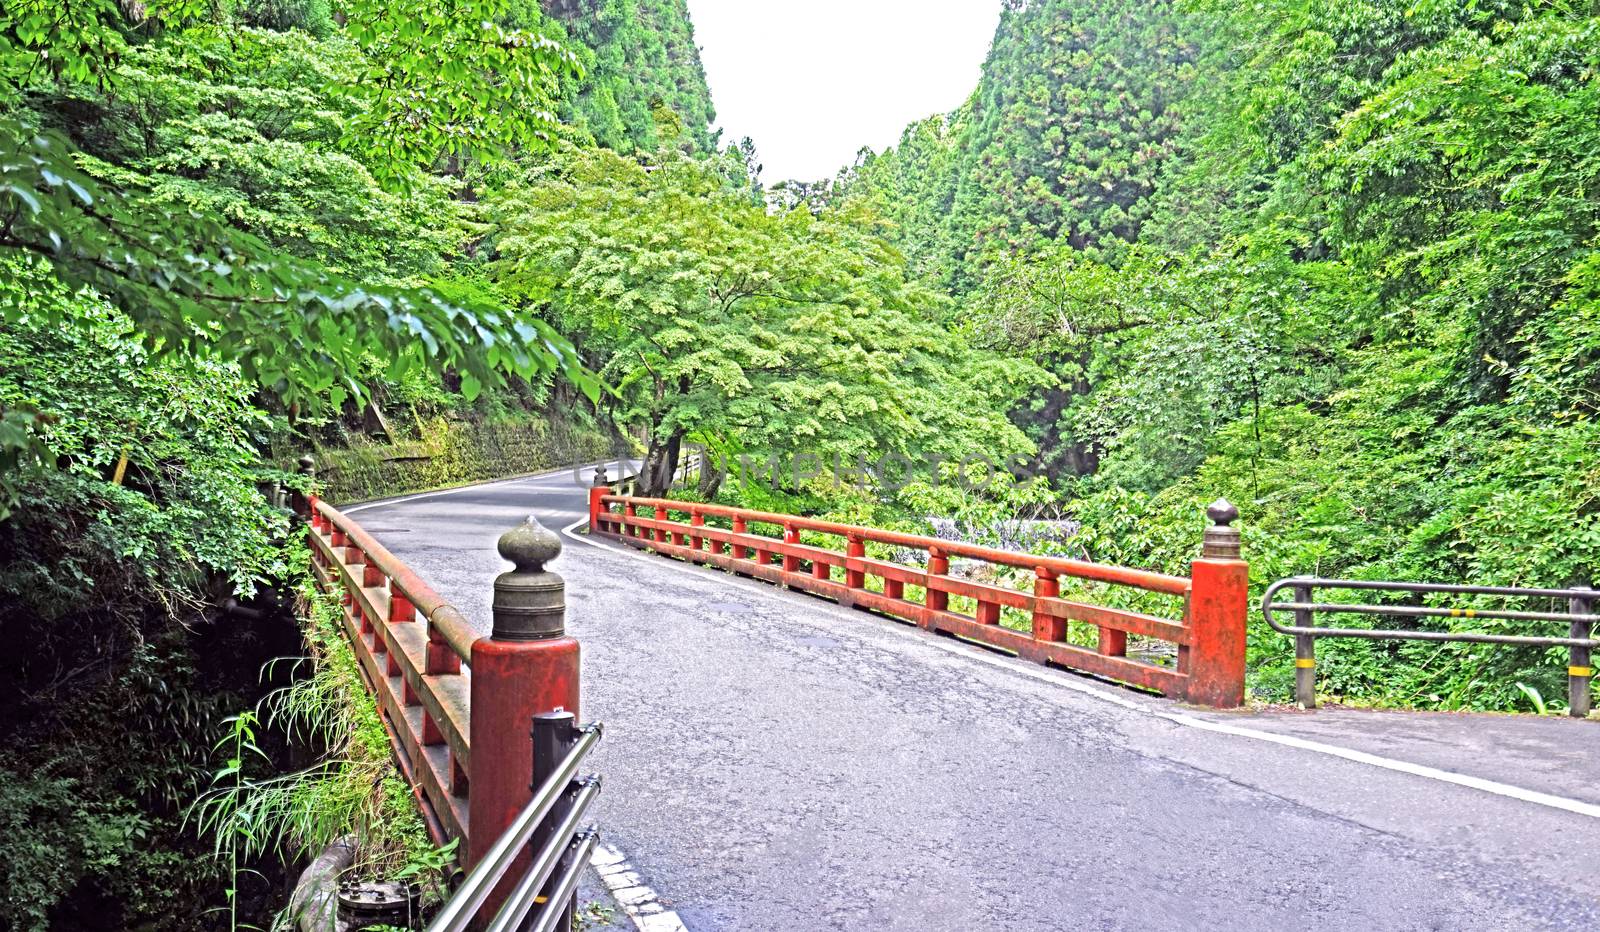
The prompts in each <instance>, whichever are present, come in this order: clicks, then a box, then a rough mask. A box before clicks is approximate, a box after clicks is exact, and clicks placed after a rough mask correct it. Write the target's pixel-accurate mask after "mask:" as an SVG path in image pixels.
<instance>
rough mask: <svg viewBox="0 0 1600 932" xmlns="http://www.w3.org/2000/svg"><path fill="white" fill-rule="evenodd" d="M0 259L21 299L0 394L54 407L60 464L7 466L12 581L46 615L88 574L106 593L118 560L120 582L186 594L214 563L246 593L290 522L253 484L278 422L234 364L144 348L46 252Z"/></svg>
mask: <svg viewBox="0 0 1600 932" xmlns="http://www.w3.org/2000/svg"><path fill="white" fill-rule="evenodd" d="M0 261H3V262H4V266H3V267H4V268H5V269H6V271H7V272H8V273H9V274H7V275H6V276H4V277H3V278H0V296H3V297H0V300H3V301H4V302H5V303H7V304H9V305H10V306H12V307H15V308H18V309H19V312H18V313H17V314H16V315H15V316H14V317H13V318H11V319H10V320H9V321H8V322H7V323H6V325H5V327H4V328H3V329H0V356H3V357H4V358H5V359H6V360H7V366H6V368H5V369H4V370H3V371H0V403H4V404H5V405H6V406H7V407H8V408H25V409H30V410H40V411H49V412H50V414H51V416H50V419H49V420H48V421H47V422H45V423H43V424H42V425H39V426H38V427H37V428H36V431H37V434H36V436H37V439H38V442H39V443H40V444H42V445H43V447H44V448H46V449H48V451H49V452H48V460H49V465H51V466H54V467H56V468H55V469H53V470H48V471H47V470H44V469H42V468H41V465H42V464H35V466H34V467H33V468H32V469H27V470H19V471H17V472H12V473H10V474H9V476H10V481H11V482H13V483H14V484H15V486H14V487H15V493H14V494H15V496H16V498H18V499H20V500H21V502H22V504H23V507H24V508H25V509H26V515H25V518H24V519H23V520H24V526H23V527H22V528H20V529H19V531H18V533H19V534H20V535H21V537H22V539H23V540H24V541H26V542H27V543H26V544H25V546H26V547H27V548H29V549H24V550H22V551H19V552H14V553H13V554H12V557H13V559H11V560H8V561H6V562H5V563H4V565H3V567H0V580H3V581H4V583H5V585H6V588H7V589H11V590H13V591H16V592H21V593H27V599H28V601H29V602H30V603H32V604H33V605H35V606H37V607H38V608H39V610H41V611H44V612H46V613H47V614H50V613H56V612H59V611H66V610H69V609H70V608H71V607H72V606H73V605H74V603H75V602H76V601H77V600H80V599H83V598H85V597H87V596H88V595H89V591H90V589H91V588H95V589H98V590H99V592H100V595H101V597H102V598H107V597H110V595H111V593H113V592H116V591H117V589H116V588H114V587H113V586H112V582H111V579H110V578H108V576H107V574H108V572H110V571H112V567H117V568H118V569H117V570H116V571H115V572H116V573H117V575H119V576H121V577H122V580H123V581H122V583H121V585H122V586H125V587H129V588H144V589H147V590H148V591H149V593H151V594H154V595H157V596H158V597H160V598H163V599H179V600H181V599H183V598H186V595H185V593H187V592H189V591H191V590H193V589H194V588H195V587H196V586H197V585H199V584H200V583H201V582H202V581H203V580H204V579H205V578H206V577H207V576H208V575H209V574H211V573H219V574H222V575H223V576H224V577H225V578H227V579H229V580H230V581H231V583H232V588H233V589H235V590H236V591H238V592H239V593H240V594H249V593H251V592H253V591H254V589H255V587H256V586H257V585H258V584H259V583H260V582H261V581H262V580H265V579H268V578H273V577H275V576H277V575H279V574H280V573H281V572H282V565H281V562H280V561H281V555H280V553H279V551H278V549H277V546H276V540H277V538H278V537H279V536H280V535H281V534H282V533H283V531H284V529H285V528H286V527H287V522H286V520H285V518H284V516H282V515H279V514H275V513H273V512H272V510H271V509H270V508H268V507H267V502H266V500H265V498H264V497H263V496H262V494H261V492H260V491H259V490H258V488H257V484H258V483H261V482H263V481H265V480H267V479H270V478H271V476H272V473H271V471H270V470H267V469H264V468H263V467H262V466H261V465H260V463H259V459H258V457H259V453H258V449H259V446H258V445H259V444H260V443H261V442H262V441H264V440H265V438H266V436H267V434H268V432H269V431H270V430H272V428H273V421H272V419H271V418H269V417H268V416H267V415H266V414H265V413H264V412H261V411H259V410H257V409H256V408H255V407H254V405H253V404H252V402H251V390H250V386H249V384H248V383H247V382H245V381H244V379H243V378H242V377H241V375H240V373H239V371H238V369H237V368H236V367H234V366H230V365H227V364H224V363H219V362H205V361H198V362H194V363H187V364H186V363H184V362H181V361H179V360H176V359H173V358H170V357H167V358H152V357H151V356H150V355H149V354H148V353H147V352H146V351H145V350H144V349H143V348H142V346H141V344H140V342H139V340H138V338H137V335H136V334H135V333H134V331H133V328H132V326H131V325H130V324H129V322H128V321H127V319H126V318H125V317H123V316H122V315H121V314H119V313H118V312H116V311H114V310H112V309H111V308H109V307H107V306H105V305H104V304H103V303H101V302H99V301H96V300H94V299H92V298H89V297H83V296H74V295H72V294H71V293H69V292H68V291H67V290H66V289H65V288H64V287H62V286H61V285H59V284H57V283H56V282H54V281H53V280H52V279H51V278H50V276H49V274H48V271H47V269H46V268H44V267H43V265H42V264H39V263H24V262H18V261H15V260H0ZM124 458H125V462H124V464H123V478H122V481H120V482H118V481H115V479H116V472H117V468H118V467H117V464H118V463H119V461H123V460H124ZM91 502H92V503H94V504H91ZM80 522H81V523H80ZM47 529H48V530H47ZM35 545H37V546H39V547H42V548H46V549H44V550H41V551H37V552H35V551H32V550H31V547H33V546H35ZM29 557H38V558H39V559H38V560H36V561H35V560H31V559H29Z"/></svg>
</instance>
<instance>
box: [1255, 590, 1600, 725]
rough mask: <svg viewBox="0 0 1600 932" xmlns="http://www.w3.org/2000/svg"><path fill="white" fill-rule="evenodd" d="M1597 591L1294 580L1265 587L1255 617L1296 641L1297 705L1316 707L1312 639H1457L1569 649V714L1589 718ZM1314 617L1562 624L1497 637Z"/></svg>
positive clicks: (1462, 641)
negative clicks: (1283, 616)
mask: <svg viewBox="0 0 1600 932" xmlns="http://www.w3.org/2000/svg"><path fill="white" fill-rule="evenodd" d="M1284 589H1290V590H1291V591H1292V592H1293V598H1292V600H1291V601H1287V602H1284V601H1279V600H1278V599H1277V595H1278V593H1280V592H1282V591H1283V590H1284ZM1318 589H1346V590H1359V591H1370V592H1391V593H1404V594H1408V595H1413V596H1427V595H1459V596H1494V597H1499V598H1518V599H1557V600H1565V601H1566V602H1567V610H1566V611H1559V612H1557V611H1522V610H1513V609H1497V608H1480V607H1477V606H1471V607H1466V606H1438V605H1394V604H1384V603H1362V602H1357V603H1348V602H1318V601H1315V600H1314V599H1313V598H1312V596H1313V595H1314V594H1315V592H1316V590H1318ZM1595 594H1596V593H1595V590H1593V589H1591V588H1589V587H1587V586H1580V587H1573V588H1570V589H1534V588H1521V587H1515V586H1474V585H1463V584H1456V583H1416V582H1393V581H1389V580H1358V579H1322V578H1319V577H1315V576H1292V577H1290V578H1288V579H1280V580H1278V581H1277V582H1275V583H1273V584H1272V585H1270V586H1268V587H1267V591H1266V592H1264V593H1262V596H1261V614H1262V617H1264V618H1265V619H1266V622H1267V625H1268V626H1269V627H1271V628H1272V630H1274V631H1277V632H1279V633H1280V634H1286V635H1289V636H1291V637H1293V638H1294V639H1295V701H1296V702H1297V703H1298V704H1299V705H1300V706H1302V707H1303V708H1307V709H1312V708H1316V704H1317V692H1316V667H1317V661H1316V642H1317V639H1318V638H1364V639H1368V640H1392V641H1432V642H1436V643H1439V642H1445V643H1448V642H1459V643H1470V644H1511V645H1518V646H1524V647H1565V648H1567V649H1568V651H1569V657H1568V659H1569V663H1568V666H1567V693H1568V700H1569V701H1568V707H1569V712H1570V714H1571V715H1573V716H1574V717H1579V718H1582V717H1587V716H1588V714H1589V710H1590V704H1591V702H1590V680H1591V679H1592V678H1593V670H1592V668H1591V667H1590V656H1591V652H1592V651H1593V649H1594V648H1595V647H1600V640H1597V639H1595V638H1594V637H1593V630H1594V624H1595V623H1596V622H1597V621H1600V616H1597V615H1595V614H1593V610H1594V604H1595V603H1594V599H1595ZM1275 612H1291V613H1293V615H1294V623H1293V624H1284V623H1283V622H1282V621H1280V620H1279V619H1278V617H1277V616H1276V615H1275V614H1274V613H1275ZM1318 614H1346V615H1369V616H1379V617H1391V618H1474V619H1483V620H1486V621H1518V622H1559V623H1562V624H1565V625H1567V626H1568V630H1567V633H1566V635H1565V636H1558V635H1536V634H1496V633H1493V632H1487V631H1428V630H1420V629H1413V630H1408V629H1393V628H1330V627H1324V626H1319V625H1317V624H1316V623H1315V622H1316V616H1317V615H1318Z"/></svg>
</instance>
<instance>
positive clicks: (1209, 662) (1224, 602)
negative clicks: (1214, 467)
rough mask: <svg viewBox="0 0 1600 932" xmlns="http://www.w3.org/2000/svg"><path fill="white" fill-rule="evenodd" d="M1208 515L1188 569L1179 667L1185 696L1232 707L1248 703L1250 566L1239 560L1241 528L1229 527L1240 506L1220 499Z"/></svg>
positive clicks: (1206, 702)
mask: <svg viewBox="0 0 1600 932" xmlns="http://www.w3.org/2000/svg"><path fill="white" fill-rule="evenodd" d="M1206 514H1207V515H1208V516H1209V517H1210V518H1211V522H1212V523H1211V526H1210V527H1208V528H1206V533H1205V543H1204V545H1203V546H1202V548H1201V551H1200V559H1198V560H1196V561H1194V563H1193V565H1192V569H1191V573H1190V589H1189V610H1188V612H1187V616H1188V617H1187V622H1188V628H1189V643H1188V644H1185V645H1180V646H1179V648H1178V671H1179V672H1180V673H1183V674H1185V677H1186V682H1187V685H1186V687H1185V693H1184V698H1185V699H1187V700H1188V701H1190V702H1192V703H1194V704H1196V705H1207V706H1211V707H1213V708H1219V709H1232V708H1236V707H1238V706H1240V705H1243V704H1244V650H1245V619H1246V618H1247V617H1248V616H1249V611H1250V609H1249V601H1250V567H1249V565H1248V564H1246V563H1245V562H1244V561H1243V560H1242V559H1240V553H1239V529H1238V528H1235V527H1232V526H1231V525H1232V524H1233V522H1234V521H1236V520H1238V518H1239V509H1237V508H1235V507H1234V506H1233V505H1232V504H1230V503H1229V502H1228V501H1227V500H1226V499H1218V500H1217V501H1215V502H1213V503H1212V505H1211V507H1209V508H1208V509H1206Z"/></svg>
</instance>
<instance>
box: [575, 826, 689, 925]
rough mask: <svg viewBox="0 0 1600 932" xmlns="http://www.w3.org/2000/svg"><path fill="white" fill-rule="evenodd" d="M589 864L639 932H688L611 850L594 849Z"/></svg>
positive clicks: (614, 851) (616, 852)
mask: <svg viewBox="0 0 1600 932" xmlns="http://www.w3.org/2000/svg"><path fill="white" fill-rule="evenodd" d="M589 863H590V864H591V865H593V866H594V869H595V873H597V874H599V875H600V882H601V883H603V884H605V885H606V889H607V890H609V891H611V896H612V898H613V899H615V900H616V901H617V905H618V906H621V907H622V911H623V912H624V913H627V914H628V918H629V919H631V920H633V924H634V925H635V926H636V927H638V929H639V932H689V930H688V927H686V926H685V925H684V924H683V920H682V919H679V918H678V914H677V913H675V912H673V911H672V910H670V909H667V908H666V907H665V906H662V905H661V898H660V897H658V896H656V891H654V890H652V889H651V888H650V887H648V886H646V885H645V883H644V882H643V881H642V880H640V879H639V874H638V872H637V871H635V870H634V869H633V865H632V864H630V863H629V862H628V859H627V858H626V857H624V856H623V854H622V852H621V851H618V850H617V849H616V848H615V847H614V846H612V845H605V844H602V845H599V846H597V847H596V848H595V849H594V854H592V855H590V857H589Z"/></svg>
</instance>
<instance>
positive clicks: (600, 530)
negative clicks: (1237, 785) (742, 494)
mask: <svg viewBox="0 0 1600 932" xmlns="http://www.w3.org/2000/svg"><path fill="white" fill-rule="evenodd" d="M1208 513H1209V515H1210V517H1211V519H1212V524H1211V526H1210V528H1208V529H1207V531H1206V535H1205V548H1204V550H1203V552H1202V555H1201V557H1200V559H1197V560H1195V561H1194V563H1193V564H1192V567H1191V575H1190V576H1189V577H1182V576H1170V575H1167V574H1164V573H1156V572H1151V571H1149V570H1140V569H1133V568H1130V567H1123V566H1110V565H1106V564H1101V563H1093V562H1089V561H1085V560H1072V559H1067V558H1063V557H1054V556H1045V555H1039V554H1027V553H1016V552H1012V551H1007V550H996V549H993V548H989V547H982V546H979V545H976V544H968V543H964V542H960V541H948V540H941V539H939V538H934V537H924V536H921V535H916V534H907V533H902V532H899V531H888V530H882V529H879V528H870V527H861V526H856V525H849V524H840V523H837V522H831V521H822V520H818V519H815V518H806V517H802V516H799V515H788V514H779V513H774V512H762V511H754V510H751V509H745V508H733V507H729V506H725V505H712V504H702V503H698V502H682V501H673V500H669V499H654V498H637V497H634V496H628V495H614V494H611V489H610V488H609V487H608V486H606V485H605V484H603V483H597V484H596V485H595V487H594V488H592V489H591V490H590V498H589V526H590V532H591V533H594V534H604V535H608V536H611V537H614V538H616V539H618V540H620V541H622V542H624V543H627V544H630V545H632V546H635V547H638V548H641V549H645V550H650V551H654V552H656V553H660V554H663V555H666V556H672V557H677V558H679V559H683V560H688V561H691V562H695V563H703V564H709V565H713V566H718V567H721V568H722V569H725V570H729V571H731V572H735V573H739V574H741V575H746V576H752V577H756V578H759V579H764V580H766V581H768V582H772V583H776V584H779V585H784V586H788V587H790V588H793V589H800V590H803V591H806V592H812V593H815V594H817V595H822V596H826V597H828V598H831V599H833V600H834V601H836V602H838V603H839V604H841V605H846V606H853V607H858V608H863V609H868V610H872V611H876V612H880V613H883V614H886V615H889V616H891V617H894V618H898V619H901V620H905V621H910V622H912V623H914V624H916V625H918V626H919V627H922V628H924V629H926V630H929V631H943V632H946V633H949V634H954V635H956V636H958V637H962V638H966V639H968V640H973V641H978V642H980V643H984V644H988V645H991V646H994V647H999V648H1002V649H1004V650H1008V651H1011V652H1013V653H1015V654H1016V655H1017V656H1019V657H1022V658H1025V659H1028V660H1033V661H1035V662H1039V663H1054V664H1058V665H1060V666H1063V667H1067V668H1070V669H1073V670H1078V671H1082V672H1085V673H1090V674H1094V675H1096V676H1102V677H1106V678H1108V679H1113V680H1117V681H1120V682H1124V683H1129V684H1132V685H1135V686H1140V687H1143V688H1146V689H1151V690H1155V691H1158V692H1161V693H1164V694H1167V695H1171V696H1175V697H1178V698H1182V699H1186V700H1188V701H1190V702H1193V703H1197V704H1201V705H1207V706H1212V707H1216V708H1232V707H1236V706H1238V705H1241V704H1242V703H1243V702H1244V667H1245V658H1244V653H1245V621H1246V617H1247V615H1248V612H1249V607H1248V601H1249V592H1248V566H1247V564H1246V563H1245V562H1244V561H1243V560H1242V559H1240V553H1239V534H1238V531H1237V529H1235V528H1233V527H1232V523H1233V522H1234V521H1235V520H1237V518H1238V514H1239V513H1238V509H1236V508H1234V507H1233V506H1232V505H1231V504H1228V503H1227V502H1225V501H1219V502H1217V503H1216V504H1214V505H1212V506H1211V508H1210V510H1209V512H1208ZM675 515H676V516H679V517H677V518H675V517H674V516H675ZM708 518H709V519H715V520H718V521H719V522H723V523H726V525H727V526H726V527H717V526H712V525H710V524H708V523H707V519H708ZM752 525H755V526H766V527H769V528H772V529H773V531H774V532H776V534H775V535H774V534H768V533H760V532H758V528H753V527H752ZM802 532H810V533H811V534H813V535H822V536H824V537H825V538H826V539H828V540H829V541H832V542H834V543H833V545H832V546H816V545H814V544H807V543H803V542H802V540H801V536H800V535H801V533H802ZM869 543H875V544H881V545H887V546H890V547H895V548H899V549H904V550H912V551H922V552H923V553H924V554H926V559H925V561H924V562H923V563H922V565H920V566H917V565H911V564H908V563H902V562H895V561H890V560H883V559H875V558H871V557H868V556H867V554H866V545H867V544H869ZM951 558H960V559H964V560H968V561H975V562H978V563H981V564H991V565H995V566H1005V567H1011V568H1015V569H1020V570H1024V571H1027V572H1031V573H1032V575H1033V585H1032V591H1031V592H1027V591H1022V590H1019V589H1013V588H1009V587H1006V586H999V585H994V584H991V583H987V582H981V581H978V580H975V579H967V578H962V577H960V576H955V575H952V574H951V568H950V560H951ZM1062 578H1074V579H1082V580H1088V581H1093V582H1101V583H1109V584H1112V585H1117V586H1127V587H1131V588H1134V589H1140V590H1144V591H1147V592H1154V593H1162V594H1165V595H1170V596H1176V597H1181V598H1182V599H1183V609H1182V617H1181V618H1178V619H1171V618H1163V617H1158V616H1156V615H1151V614H1145V613H1142V612H1136V611H1131V610H1128V609H1123V608H1113V607H1110V606H1103V605H1092V604H1087V603H1084V602H1079V601H1075V600H1071V599H1066V598H1063V597H1062V596H1061V590H1060V581H1061V579H1062ZM908 587H909V589H910V593H909V595H908ZM918 590H920V597H919V596H918ZM952 597H954V598H955V599H957V600H958V601H959V602H960V603H961V605H962V606H963V607H965V606H968V605H970V606H971V611H970V612H967V611H957V610H955V609H954V608H952V605H951V599H952ZM1006 609H1011V610H1013V611H1014V612H1017V613H1021V617H1026V618H1028V619H1030V622H1031V624H1030V627H1029V629H1028V630H1017V629H1014V628H1011V627H1006V626H1004V625H1003V624H1002V618H1003V613H1004V612H1005V610H1006ZM1069 621H1078V622H1083V623H1086V624H1089V625H1093V626H1095V628H1096V629H1097V637H1096V643H1095V645H1094V646H1093V647H1088V646H1083V645H1079V644H1073V643H1069V642H1068V622H1069ZM1130 634H1132V635H1136V636H1139V637H1143V638H1150V639H1155V640H1159V641H1165V642H1169V643H1171V644H1174V645H1176V647H1177V652H1176V663H1175V664H1173V665H1171V666H1166V665H1162V664H1160V663H1155V662H1150V661H1147V660H1142V659H1139V658H1136V657H1131V656H1129V655H1128V647H1127V645H1128V641H1127V639H1128V635H1130Z"/></svg>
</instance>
